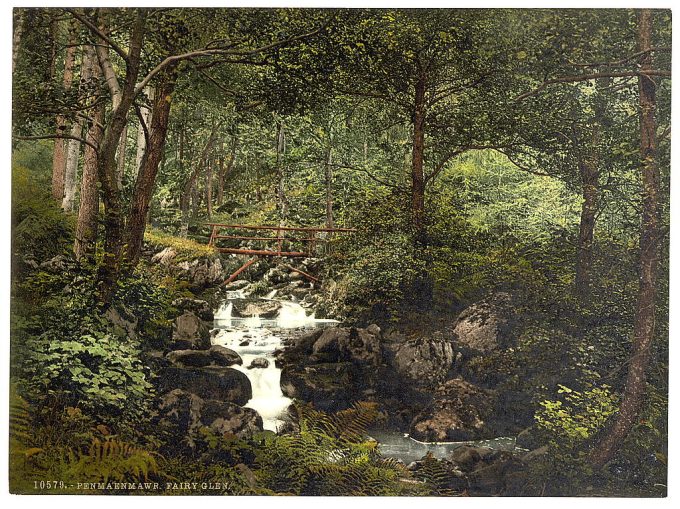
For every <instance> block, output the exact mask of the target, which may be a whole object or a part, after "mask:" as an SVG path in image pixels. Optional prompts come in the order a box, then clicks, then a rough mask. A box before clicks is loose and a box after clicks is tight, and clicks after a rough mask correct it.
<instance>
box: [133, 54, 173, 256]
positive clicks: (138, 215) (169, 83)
mask: <svg viewBox="0 0 680 509" xmlns="http://www.w3.org/2000/svg"><path fill="white" fill-rule="evenodd" d="M176 80H177V76H176V66H168V67H167V68H166V69H165V70H164V71H163V73H162V75H161V76H160V77H159V81H158V85H157V93H156V94H155V95H154V100H153V106H152V109H151V125H150V127H149V140H148V143H147V144H146V148H145V151H144V156H143V157H142V160H141V162H140V163H141V164H140V168H139V172H138V173H137V180H136V183H135V188H134V191H133V194H132V199H131V200H130V212H129V214H128V221H127V228H126V238H125V246H126V250H127V251H126V255H125V261H126V263H128V264H130V265H131V266H134V265H136V264H137V261H138V260H139V255H140V251H141V247H142V240H143V239H144V231H145V229H146V221H147V213H148V211H149V204H150V202H151V196H152V194H153V190H154V185H155V182H156V175H157V174H158V169H159V167H160V163H161V160H162V158H163V155H164V150H165V142H166V134H167V131H168V123H169V119H170V106H171V102H172V93H173V91H174V88H175V83H176Z"/></svg>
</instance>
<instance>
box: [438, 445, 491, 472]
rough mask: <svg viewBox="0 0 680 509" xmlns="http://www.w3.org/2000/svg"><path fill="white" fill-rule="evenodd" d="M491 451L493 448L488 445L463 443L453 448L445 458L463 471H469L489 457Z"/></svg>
mask: <svg viewBox="0 0 680 509" xmlns="http://www.w3.org/2000/svg"><path fill="white" fill-rule="evenodd" d="M492 453H493V449H490V448H489V447H475V446H472V445H463V446H461V447H458V448H457V449H454V450H453V451H452V452H451V454H449V456H448V458H447V459H448V460H450V461H452V462H453V463H455V464H456V465H458V466H459V467H460V469H461V470H462V471H463V472H471V471H473V470H474V469H475V468H476V467H477V466H478V464H479V463H480V462H482V461H485V460H486V459H487V458H489V457H490V456H491V454H492Z"/></svg>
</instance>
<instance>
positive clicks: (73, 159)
mask: <svg viewBox="0 0 680 509" xmlns="http://www.w3.org/2000/svg"><path fill="white" fill-rule="evenodd" d="M92 56H93V55H92V54H91V53H89V52H88V51H87V50H84V51H83V55H82V61H81V64H80V85H79V97H80V100H81V102H85V101H86V100H87V97H86V96H87V91H88V89H89V87H90V85H91V82H92V66H93V64H94V62H93V60H92ZM84 129H85V118H84V117H83V116H82V115H81V116H79V117H78V118H77V119H76V121H75V122H73V126H72V127H71V136H73V137H74V138H80V137H81V136H82V135H83V130H84ZM67 147H68V150H67V152H66V171H65V172H64V198H63V200H62V202H61V208H62V209H64V210H65V211H66V212H73V211H74V210H75V198H76V190H77V189H78V164H79V162H80V141H79V140H77V139H69V140H68V144H67Z"/></svg>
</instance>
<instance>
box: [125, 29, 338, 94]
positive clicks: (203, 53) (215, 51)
mask: <svg viewBox="0 0 680 509" xmlns="http://www.w3.org/2000/svg"><path fill="white" fill-rule="evenodd" d="M329 22H330V19H329V20H328V21H327V22H326V23H324V25H322V26H321V27H319V28H317V29H316V30H313V31H311V32H307V33H305V34H301V35H298V36H295V37H290V38H288V39H284V40H281V41H276V42H273V43H271V44H267V45H266V46H260V47H259V48H255V49H251V50H232V49H225V48H203V49H198V50H194V51H189V52H186V53H182V54H179V55H172V56H169V57H167V58H165V59H164V60H163V61H162V62H161V63H159V64H158V65H157V66H156V67H154V68H153V69H152V70H151V71H150V72H149V74H147V75H146V77H145V78H144V79H143V80H142V81H141V82H140V83H139V84H138V85H137V87H136V88H135V95H136V94H138V93H139V92H141V91H142V89H143V88H144V87H145V86H146V85H148V83H149V82H150V81H151V80H152V79H153V77H154V76H155V75H156V74H158V73H159V72H161V71H162V70H163V69H165V68H166V67H167V66H168V65H170V64H172V63H174V62H180V61H182V60H188V59H191V58H200V57H209V56H216V55H226V56H235V57H248V56H252V55H256V54H258V53H264V52H267V51H269V50H272V49H276V48H278V47H280V46H284V45H286V44H290V43H293V42H297V41H301V40H304V39H307V38H309V37H312V36H314V35H316V34H318V33H319V32H320V31H321V30H322V29H323V28H324V27H325V26H326V25H327V24H328V23H329Z"/></svg>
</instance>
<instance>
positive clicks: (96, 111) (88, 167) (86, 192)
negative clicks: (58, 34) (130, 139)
mask: <svg viewBox="0 0 680 509" xmlns="http://www.w3.org/2000/svg"><path fill="white" fill-rule="evenodd" d="M85 51H86V53H87V56H88V59H89V60H90V62H91V65H92V75H91V79H92V82H93V85H94V87H96V88H95V91H96V92H97V93H96V94H95V96H94V98H95V106H94V108H93V111H92V118H91V121H90V125H89V128H88V131H87V138H86V140H87V142H88V143H87V144H86V145H85V148H84V155H83V175H82V179H81V183H80V206H79V208H78V222H77V223H76V233H75V241H74V245H73V250H74V252H75V255H76V259H78V260H80V259H83V258H86V257H89V256H91V255H93V254H94V248H95V241H96V238H97V219H98V214H99V190H98V189H97V158H98V154H97V150H96V147H98V146H99V143H100V142H101V138H102V134H103V126H104V117H105V114H106V103H105V102H104V101H101V100H99V99H100V98H101V93H100V92H99V80H100V78H101V70H100V67H99V62H97V57H96V54H95V50H94V48H93V47H92V46H87V47H86V48H85Z"/></svg>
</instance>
